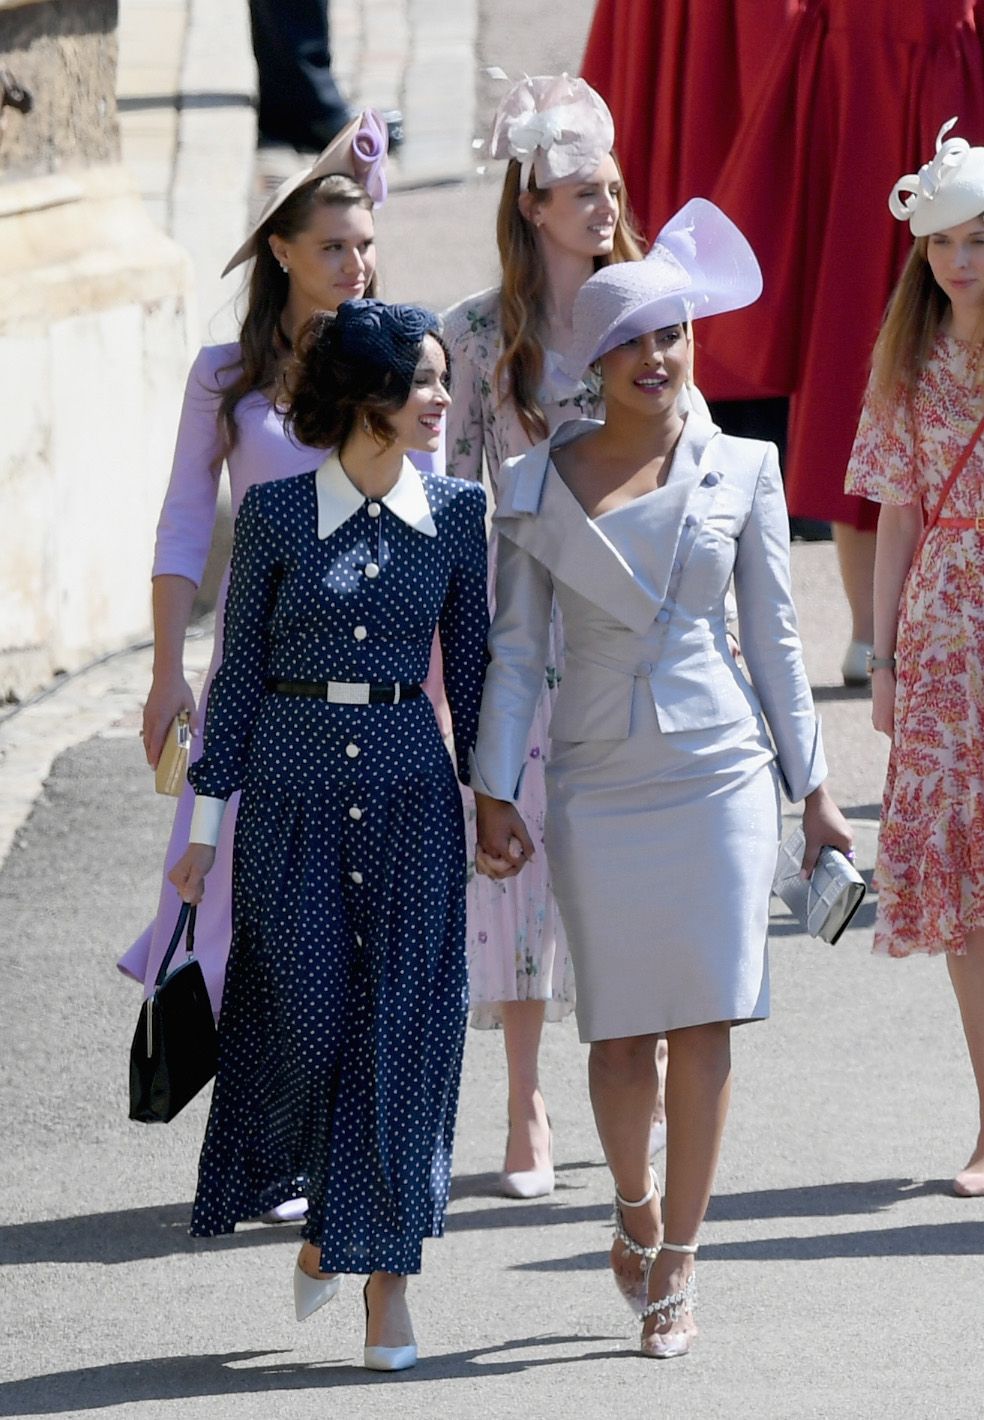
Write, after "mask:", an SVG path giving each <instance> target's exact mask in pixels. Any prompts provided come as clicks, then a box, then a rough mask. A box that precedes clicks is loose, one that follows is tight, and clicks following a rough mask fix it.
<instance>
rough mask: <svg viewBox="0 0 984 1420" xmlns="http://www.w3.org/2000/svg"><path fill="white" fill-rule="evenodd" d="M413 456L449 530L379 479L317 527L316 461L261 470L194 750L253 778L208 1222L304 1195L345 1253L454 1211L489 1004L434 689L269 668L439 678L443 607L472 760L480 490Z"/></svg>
mask: <svg viewBox="0 0 984 1420" xmlns="http://www.w3.org/2000/svg"><path fill="white" fill-rule="evenodd" d="M404 467H405V469H406V468H407V467H408V466H407V465H404ZM413 477H414V478H419V480H420V484H419V485H418V489H419V487H422V489H423V493H424V494H425V495H426V502H427V505H428V507H429V518H430V520H431V521H430V527H431V531H432V532H434V531H435V530H436V535H428V534H427V533H425V532H424V531H421V530H420V528H419V527H418V526H414V525H412V523H411V522H408V521H404V519H403V518H402V517H400V516H398V515H397V513H396V512H394V511H392V510H391V508H390V507H388V506H387V504H386V502H385V500H382V501H370V500H362V501H361V503H360V504H359V506H357V507H356V508H355V510H354V511H352V512H351V513H350V515H348V516H347V517H346V518H345V520H344V521H343V522H342V523H341V525H340V526H338V527H337V528H336V529H335V530H333V531H331V532H330V534H329V535H328V536H322V537H320V538H319V535H318V532H319V529H318V489H317V475H315V474H314V473H310V474H301V475H299V476H298V477H294V478H288V479H285V480H282V481H280V482H277V483H270V484H265V485H257V486H255V487H253V488H251V489H250V491H249V492H248V493H247V495H246V498H245V500H244V502H243V505H242V508H241V510H240V513H239V517H238V519H237V522H236V533H235V544H234V550H233V561H232V575H231V581H230V587H229V600H228V607H227V612H226V629H225V653H224V660H223V663H222V666H221V669H220V670H219V672H218V674H217V676H216V679H215V683H214V685H213V688H212V693H211V697H210V700H209V706H208V717H207V722H206V728H205V744H204V753H203V755H202V757H201V758H200V759H199V760H198V762H197V763H196V764H195V765H194V766H193V767H192V769H191V771H190V774H189V777H190V778H191V780H192V783H193V785H194V788H195V791H196V793H200V794H206V795H209V796H212V797H216V798H227V797H228V795H229V794H231V793H232V792H233V791H234V790H236V789H239V788H241V789H242V798H241V802H240V808H239V817H238V820H237V823H236V838H235V853H234V869H233V939H232V950H231V954H230V957H229V970H228V975H227V978H226V984H225V993H224V996H223V1000H222V1013H221V1017H220V1028H219V1066H218V1073H217V1075H216V1080H215V1087H214V1093H213V1097H212V1108H211V1112H210V1114H209V1120H208V1127H207V1130H206V1134H205V1142H204V1145H203V1147H202V1155H201V1162H200V1168H199V1181H198V1191H197V1195H196V1198H195V1204H194V1211H193V1214H192V1223H191V1231H192V1233H193V1234H194V1235H196V1236H200V1237H208V1236H212V1235H214V1234H217V1233H226V1232H230V1231H232V1230H233V1228H234V1227H235V1225H236V1223H237V1222H238V1221H239V1220H241V1219H243V1218H249V1217H254V1216H256V1215H257V1214H258V1213H261V1212H263V1211H265V1210H266V1209H268V1208H270V1207H273V1206H275V1205H276V1204H278V1203H281V1202H283V1201H285V1200H286V1199H288V1198H293V1197H296V1196H298V1195H302V1194H303V1195H305V1196H306V1197H307V1199H308V1202H309V1213H308V1218H307V1222H306V1224H305V1226H304V1229H303V1233H304V1236H305V1238H307V1239H308V1240H309V1241H311V1242H313V1243H315V1244H316V1245H318V1246H320V1248H321V1266H322V1269H323V1270H325V1271H330V1272H359V1273H368V1272H371V1271H375V1270H385V1271H388V1272H397V1273H410V1272H417V1271H419V1269H420V1252H421V1242H422V1240H423V1238H425V1237H438V1236H440V1235H441V1233H442V1232H443V1227H444V1214H445V1210H446V1206H447V1197H448V1189H449V1186H450V1174H451V1149H452V1139H453V1133H454V1122H455V1111H456V1108H457V1099H458V1083H459V1077H460V1071H461V1056H462V1048H463V1042H464V1030H465V1012H466V1007H467V986H466V976H465V905H464V902H465V899H464V892H465V847H464V833H463V825H462V811H461V800H460V795H459V792H458V788H457V784H456V781H455V773H454V768H453V765H452V762H451V759H450V756H449V755H448V753H447V750H446V748H445V746H444V743H443V741H442V739H441V735H440V732H439V729H438V726H437V721H436V719H435V716H434V712H433V709H432V707H431V704H430V701H429V700H428V699H427V697H426V696H423V695H421V696H420V697H419V698H417V699H409V700H405V701H402V702H401V703H399V704H397V705H389V704H378V705H343V704H334V703H328V702H327V701H323V700H320V699H309V698H305V697H300V696H293V695H286V694H279V693H276V692H272V691H271V690H270V689H269V682H270V681H278V680H292V681H316V682H321V681H328V680H338V681H363V682H364V681H368V682H371V683H376V684H392V683H394V682H401V683H404V684H408V683H410V684H413V683H419V682H421V681H422V680H423V679H424V676H425V675H426V673H427V668H428V662H429V658H430V651H431V645H432V641H433V635H434V628H435V625H437V626H438V627H439V628H440V637H441V646H442V651H443V656H444V676H445V686H446V689H447V694H448V700H449V703H450V706H451V712H452V718H453V721H454V732H455V752H456V757H457V760H458V763H459V765H461V766H462V767H463V768H464V767H465V766H467V763H468V750H469V748H470V746H471V745H472V743H473V741H474V738H475V730H476V726H477V721H478V710H479V703H480V699H481V690H482V680H483V676H484V669H485V659H486V635H487V631H488V613H487V600H486V566H485V561H486V557H485V546H486V544H485V525H484V506H485V505H484V494H483V493H482V490H481V489H480V488H478V487H476V486H474V485H470V484H467V483H463V482H460V481H459V480H457V479H450V478H442V477H440V476H435V475H432V474H420V475H417V474H415V473H414V474H413ZM350 492H351V489H350ZM357 501H358V500H357ZM394 506H396V505H395V504H394ZM206 891H207V883H206Z"/></svg>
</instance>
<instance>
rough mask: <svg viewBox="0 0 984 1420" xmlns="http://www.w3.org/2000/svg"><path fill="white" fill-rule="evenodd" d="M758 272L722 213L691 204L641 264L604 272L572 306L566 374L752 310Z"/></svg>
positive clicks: (699, 202)
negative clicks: (629, 344) (620, 349)
mask: <svg viewBox="0 0 984 1420" xmlns="http://www.w3.org/2000/svg"><path fill="white" fill-rule="evenodd" d="M761 294H762V272H761V270H760V269H759V264H758V262H757V261H756V259H755V253H754V252H753V251H752V249H751V247H750V246H749V245H748V242H747V241H746V240H745V238H744V237H743V236H742V234H741V232H740V231H739V230H738V228H737V227H736V226H735V224H734V222H732V221H731V219H730V217H726V216H725V215H724V213H723V212H722V211H721V209H720V208H719V207H715V205H714V203H713V202H708V201H707V200H706V198H703V197H694V198H691V200H690V201H689V202H688V203H687V204H686V206H684V207H681V208H680V211H679V212H678V213H677V214H676V216H675V217H671V218H670V220H669V221H668V222H667V224H666V226H665V227H664V228H663V230H662V231H661V232H660V234H659V236H658V237H657V238H656V241H655V242H654V244H653V248H652V250H651V251H650V253H649V255H648V256H647V257H645V259H644V260H642V261H619V262H614V263H613V264H612V265H611V266H603V267H602V268H601V270H600V271H596V272H595V274H594V275H593V276H591V277H589V278H588V280H587V281H585V283H584V285H583V286H582V287H581V289H580V291H579V292H578V293H577V297H576V299H575V301H574V316H573V323H574V339H573V343H572V346H571V349H570V352H569V353H568V355H567V356H566V357H565V359H564V362H563V369H564V372H565V373H566V374H567V375H568V376H569V377H570V378H571V379H579V378H580V377H581V376H582V375H583V374H584V372H585V370H587V369H588V368H589V366H591V365H593V364H594V362H595V361H596V360H597V359H599V358H600V357H601V356H602V355H607V353H608V351H609V350H614V349H615V347H616V345H622V344H623V343H624V342H625V341H626V340H632V339H634V338H635V337H637V336H640V335H646V334H647V333H648V332H649V331H654V330H663V329H664V328H665V327H666V326H668V325H675V324H676V323H677V322H680V323H681V324H683V323H685V322H686V321H691V320H699V319H700V318H701V317H702V316H713V315H719V314H721V312H723V311H737V310H740V309H741V308H742V306H750V305H751V304H752V302H753V301H757V300H758V298H759V296H760V295H761Z"/></svg>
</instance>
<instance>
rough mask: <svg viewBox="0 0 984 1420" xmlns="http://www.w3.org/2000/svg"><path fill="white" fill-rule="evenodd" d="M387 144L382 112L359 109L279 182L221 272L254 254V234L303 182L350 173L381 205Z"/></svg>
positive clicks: (383, 193)
mask: <svg viewBox="0 0 984 1420" xmlns="http://www.w3.org/2000/svg"><path fill="white" fill-rule="evenodd" d="M388 145H389V134H388V132H387V129H386V123H385V120H384V119H383V117H382V115H381V114H379V113H377V112H376V110H375V109H373V108H367V109H363V111H362V113H360V114H359V115H358V116H357V117H355V118H353V119H352V120H351V122H350V123H347V124H346V125H345V127H344V128H343V129H341V131H340V132H338V133H336V134H335V136H334V138H333V139H332V140H331V142H330V143H329V144H328V147H327V148H325V149H324V151H323V152H321V153H319V154H318V156H317V157H316V158H315V159H314V161H313V162H312V163H311V164H309V166H308V167H306V168H302V169H301V171H300V172H299V173H293V174H292V175H291V176H290V177H289V178H287V180H286V182H282V183H281V184H280V186H279V187H278V188H277V190H276V192H275V193H274V194H273V196H272V197H271V198H269V200H268V201H267V202H266V204H265V206H264V208H263V211H262V212H261V213H260V215H259V217H258V218H257V220H256V223H255V225H254V227H253V229H252V231H251V232H250V234H249V236H248V237H247V238H246V240H245V241H244V242H243V244H242V246H241V247H239V248H238V249H237V251H236V252H235V253H234V254H233V255H232V256H231V257H230V258H229V260H228V261H227V262H226V264H225V267H224V269H223V272H222V275H223V276H227V275H228V274H229V272H230V271H232V270H234V269H235V268H236V267H237V266H240V265H241V264H242V263H243V262H244V261H249V259H250V257H251V256H255V255H256V238H257V234H258V233H259V230H260V228H261V227H262V226H263V224H264V222H268V221H269V220H270V218H271V217H272V216H273V214H274V212H276V211H277V209H278V208H279V207H282V206H283V205H284V203H285V202H286V201H287V199H288V197H290V196H291V195H292V194H293V193H295V192H296V191H297V189H298V188H299V187H303V186H304V185H305V183H309V182H315V181H316V180H317V179H318V178H325V177H333V176H335V175H336V174H338V175H340V176H343V177H350V178H353V179H354V180H355V181H356V182H358V183H361V184H362V186H363V187H364V188H365V190H366V192H368V194H369V196H370V197H371V198H372V200H373V202H374V203H375V204H376V206H377V207H379V206H381V205H382V203H384V202H385V201H386V191H387V189H386V150H387V147H388Z"/></svg>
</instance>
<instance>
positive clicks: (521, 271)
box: [495, 154, 645, 443]
mask: <svg viewBox="0 0 984 1420" xmlns="http://www.w3.org/2000/svg"><path fill="white" fill-rule="evenodd" d="M612 156H613V157H614V154H613V155H612ZM615 166H616V168H618V175H619V178H621V176H622V170H621V168H620V167H619V165H618V160H617V159H616V160H615ZM520 172H521V167H520V164H519V163H518V162H517V161H516V159H515V158H510V160H509V165H508V167H507V168H506V176H505V180H504V182H503V185H502V196H501V197H500V199H499V214H498V217H497V219H496V237H497V240H498V244H499V260H500V262H501V264H502V286H501V290H500V295H499V320H500V324H501V328H502V353H501V354H500V356H499V359H498V360H497V362H496V367H495V386H496V389H497V390H498V391H499V395H500V398H502V399H511V400H512V402H513V404H514V405H515V407H516V413H517V414H518V415H519V422H520V424H522V426H523V428H524V430H525V431H526V434H527V435H528V437H529V438H530V439H531V440H532V441H533V442H534V443H536V442H538V441H539V440H540V439H545V438H546V437H547V435H548V433H549V432H550V431H549V429H548V427H547V420H546V416H545V415H544V413H543V410H542V409H541V408H540V404H539V402H538V400H537V392H538V390H539V388H540V382H541V380H542V378H543V343H542V337H543V332H544V329H545V326H546V295H547V274H546V271H545V270H544V264H543V257H542V256H541V254H540V252H539V250H538V248H537V244H536V232H535V230H534V227H533V224H532V222H528V221H527V220H526V218H525V217H524V216H523V214H522V212H521V211H520V207H519V197H520ZM527 191H528V192H529V193H530V195H531V197H532V199H533V201H534V202H536V203H546V202H549V201H550V198H551V189H550V188H549V187H546V188H543V187H537V185H536V178H535V176H534V175H533V174H532V173H531V174H530V179H529V183H528V184H527ZM644 254H645V253H644V250H643V245H642V238H641V237H640V236H639V233H638V231H637V230H636V227H635V223H634V221H633V219H632V216H631V214H630V212H629V208H628V202H627V200H626V196H625V184H624V182H623V183H622V187H621V190H620V191H619V196H618V218H617V220H616V223H615V240H614V243H613V245H612V250H611V252H610V253H609V254H608V255H607V256H599V257H595V270H596V271H597V270H600V268H601V267H603V266H609V265H611V263H612V262H616V261H638V260H639V259H640V258H641V257H642V256H643V255H644Z"/></svg>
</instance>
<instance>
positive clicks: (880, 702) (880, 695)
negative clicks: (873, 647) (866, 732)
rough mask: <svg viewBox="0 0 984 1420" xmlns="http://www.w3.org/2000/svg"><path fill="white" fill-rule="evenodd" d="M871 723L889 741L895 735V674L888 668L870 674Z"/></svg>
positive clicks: (881, 668) (881, 667) (880, 668)
mask: <svg viewBox="0 0 984 1420" xmlns="http://www.w3.org/2000/svg"><path fill="white" fill-rule="evenodd" d="M871 723H872V724H873V725H874V727H875V729H876V730H878V731H880V733H881V734H883V735H887V736H888V738H889V739H891V738H892V737H893V735H894V734H895V672H894V671H893V670H892V669H891V667H890V666H880V667H879V669H878V670H876V671H872V672H871Z"/></svg>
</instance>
